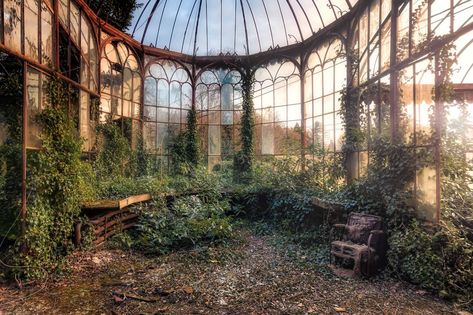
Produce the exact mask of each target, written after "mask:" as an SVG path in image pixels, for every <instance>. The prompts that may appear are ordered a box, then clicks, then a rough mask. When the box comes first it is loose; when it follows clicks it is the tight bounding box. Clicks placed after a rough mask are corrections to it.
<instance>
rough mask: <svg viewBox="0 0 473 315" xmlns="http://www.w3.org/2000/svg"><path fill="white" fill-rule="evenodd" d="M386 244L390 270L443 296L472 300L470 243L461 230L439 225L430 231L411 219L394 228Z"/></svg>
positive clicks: (472, 264) (472, 274)
mask: <svg viewBox="0 0 473 315" xmlns="http://www.w3.org/2000/svg"><path fill="white" fill-rule="evenodd" d="M389 244H390V251H389V257H388V259H389V263H390V264H389V265H390V268H391V271H393V272H394V273H396V274H398V275H399V276H400V277H402V278H404V279H407V280H409V281H411V282H413V283H415V284H418V285H420V286H421V287H423V288H425V289H429V290H431V291H434V292H437V293H439V294H440V295H441V296H442V297H448V298H454V299H456V300H459V301H460V302H466V303H468V302H470V303H471V301H472V299H473V269H472V266H473V244H472V243H471V242H469V241H468V240H466V239H465V237H464V235H462V233H461V231H459V230H456V231H454V230H451V229H450V230H449V229H445V228H443V227H441V228H437V229H436V230H435V231H432V232H429V231H427V230H426V229H425V227H422V226H421V225H420V224H419V223H418V222H415V221H414V222H412V223H411V224H410V225H408V226H407V227H406V228H405V229H403V230H398V231H396V232H395V233H394V234H393V235H392V236H391V238H390V240H389ZM471 306H472V305H471V304H470V307H471Z"/></svg>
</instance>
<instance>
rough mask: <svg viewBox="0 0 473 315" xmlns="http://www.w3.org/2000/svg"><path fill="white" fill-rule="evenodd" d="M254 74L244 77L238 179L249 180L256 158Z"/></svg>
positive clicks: (236, 173) (235, 166) (235, 163)
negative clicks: (254, 142)
mask: <svg viewBox="0 0 473 315" xmlns="http://www.w3.org/2000/svg"><path fill="white" fill-rule="evenodd" d="M253 86H254V76H253V75H252V74H247V75H245V76H244V77H243V83H242V98H243V104H242V108H243V113H242V116H241V131H240V138H241V139H240V141H241V151H239V152H238V153H237V154H235V156H234V163H233V164H234V166H233V167H234V171H235V175H236V179H237V181H239V180H247V178H246V177H248V174H249V171H250V170H251V167H252V165H253V159H254V144H253V141H254V135H253V133H254V132H253V131H254V130H253V129H254V124H255V122H254V120H255V118H254V103H253Z"/></svg>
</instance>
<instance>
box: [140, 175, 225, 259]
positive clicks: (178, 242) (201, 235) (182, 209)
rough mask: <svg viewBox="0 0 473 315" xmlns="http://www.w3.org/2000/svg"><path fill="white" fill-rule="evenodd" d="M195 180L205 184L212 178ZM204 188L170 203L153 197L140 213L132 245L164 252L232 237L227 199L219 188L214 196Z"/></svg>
mask: <svg viewBox="0 0 473 315" xmlns="http://www.w3.org/2000/svg"><path fill="white" fill-rule="evenodd" d="M211 178H212V177H211ZM195 181H199V182H200V183H203V184H204V185H208V184H209V183H210V181H211V179H210V178H209V179H203V178H200V179H195ZM203 188H204V189H203V190H202V191H200V192H199V194H198V195H188V196H186V195H183V196H182V197H178V198H177V199H176V200H174V202H173V203H172V205H171V206H167V205H166V203H165V202H164V201H163V200H155V201H154V202H153V204H152V205H151V206H150V207H149V208H148V209H147V210H145V211H144V212H143V213H142V214H141V216H140V219H139V224H138V230H137V238H136V243H135V245H136V246H137V247H138V248H140V249H142V250H144V251H145V252H148V253H166V252H169V251H170V250H173V249H178V248H183V247H184V248H185V247H190V246H196V245H198V244H203V243H208V242H220V241H223V240H225V239H228V238H230V237H232V235H233V226H232V219H231V218H230V217H229V216H227V215H226V212H227V211H228V209H229V206H230V204H229V201H228V199H226V198H223V197H222V194H221V192H220V191H219V192H218V197H217V192H216V190H214V189H211V188H210V186H206V187H203Z"/></svg>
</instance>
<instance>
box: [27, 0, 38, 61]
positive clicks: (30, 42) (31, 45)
mask: <svg viewBox="0 0 473 315" xmlns="http://www.w3.org/2000/svg"><path fill="white" fill-rule="evenodd" d="M24 23H25V25H26V27H25V55H26V56H28V57H30V58H33V59H34V60H35V61H38V60H39V46H38V3H37V1H35V0H26V1H25V22H24Z"/></svg>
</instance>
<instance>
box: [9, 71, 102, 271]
mask: <svg viewBox="0 0 473 315" xmlns="http://www.w3.org/2000/svg"><path fill="white" fill-rule="evenodd" d="M68 95H69V90H68V88H67V87H65V86H64V85H63V83H62V82H61V81H60V80H59V79H56V78H51V79H50V80H49V81H48V82H47V103H48V107H47V108H45V109H44V110H43V111H42V112H41V113H40V114H39V115H38V117H37V121H38V123H39V125H40V126H41V129H42V133H41V140H42V148H41V150H40V151H37V152H35V153H33V152H30V153H29V157H28V172H29V173H28V196H29V197H28V200H27V204H28V215H27V218H26V230H25V231H23V235H22V236H21V237H20V238H19V239H18V240H17V243H18V256H17V261H16V265H19V266H21V268H20V269H19V270H16V271H17V272H19V273H21V274H22V275H24V276H26V277H28V278H42V277H45V276H46V275H47V274H48V273H49V272H51V271H52V270H55V269H56V268H58V267H59V266H60V264H61V262H62V260H63V257H64V256H65V254H66V253H67V252H68V251H69V250H70V249H71V247H72V243H71V234H72V229H73V223H74V221H75V219H76V218H77V216H78V215H79V213H80V203H81V201H83V200H86V199H88V198H90V196H91V195H92V194H93V191H92V190H91V187H90V185H89V182H88V179H89V178H90V176H91V173H92V170H91V168H90V165H88V164H87V163H85V162H83V161H82V160H81V153H82V140H81V139H80V138H79V137H77V134H76V132H75V127H74V126H75V122H74V121H73V119H72V118H71V117H70V116H69V114H68V106H67V104H68Z"/></svg>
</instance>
